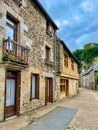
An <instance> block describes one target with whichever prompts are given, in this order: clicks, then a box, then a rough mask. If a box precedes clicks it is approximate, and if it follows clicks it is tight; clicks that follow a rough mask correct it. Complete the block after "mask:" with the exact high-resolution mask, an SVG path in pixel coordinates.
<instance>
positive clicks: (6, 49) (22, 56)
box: [2, 37, 30, 66]
mask: <svg viewBox="0 0 98 130" xmlns="http://www.w3.org/2000/svg"><path fill="white" fill-rule="evenodd" d="M29 50H30V49H29V48H28V47H24V46H22V45H20V44H18V43H17V42H15V41H13V40H11V39H10V37H8V39H3V54H2V60H3V61H10V62H13V63H15V64H20V65H25V66H28V65H29V62H28V52H29Z"/></svg>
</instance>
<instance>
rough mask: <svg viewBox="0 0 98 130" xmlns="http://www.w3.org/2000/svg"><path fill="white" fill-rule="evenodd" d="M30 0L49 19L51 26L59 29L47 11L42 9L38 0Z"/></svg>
mask: <svg viewBox="0 0 98 130" xmlns="http://www.w3.org/2000/svg"><path fill="white" fill-rule="evenodd" d="M32 2H33V3H34V4H35V5H36V6H37V8H38V9H39V10H40V11H41V12H42V13H43V14H44V16H45V17H46V18H47V19H48V20H49V22H50V23H51V24H52V25H53V27H54V28H55V29H56V30H57V29H59V28H58V27H57V25H56V24H55V22H54V21H53V20H52V18H51V17H50V16H49V14H48V13H47V11H46V10H45V9H44V7H43V6H42V4H41V3H40V2H39V0H32Z"/></svg>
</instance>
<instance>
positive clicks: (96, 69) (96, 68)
mask: <svg viewBox="0 0 98 130" xmlns="http://www.w3.org/2000/svg"><path fill="white" fill-rule="evenodd" d="M94 71H98V63H97V64H96V65H95V66H94Z"/></svg>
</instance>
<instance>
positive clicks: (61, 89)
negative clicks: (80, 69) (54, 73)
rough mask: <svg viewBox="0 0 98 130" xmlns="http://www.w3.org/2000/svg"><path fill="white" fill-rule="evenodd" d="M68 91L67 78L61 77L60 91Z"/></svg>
mask: <svg viewBox="0 0 98 130" xmlns="http://www.w3.org/2000/svg"><path fill="white" fill-rule="evenodd" d="M65 91H66V79H64V78H60V93H64V92H65Z"/></svg>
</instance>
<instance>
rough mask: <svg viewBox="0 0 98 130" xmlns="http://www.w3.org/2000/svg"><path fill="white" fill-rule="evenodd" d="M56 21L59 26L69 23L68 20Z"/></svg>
mask: <svg viewBox="0 0 98 130" xmlns="http://www.w3.org/2000/svg"><path fill="white" fill-rule="evenodd" d="M55 23H56V24H57V26H58V27H59V28H62V27H63V26H65V25H68V24H69V22H68V21H67V20H55Z"/></svg>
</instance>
